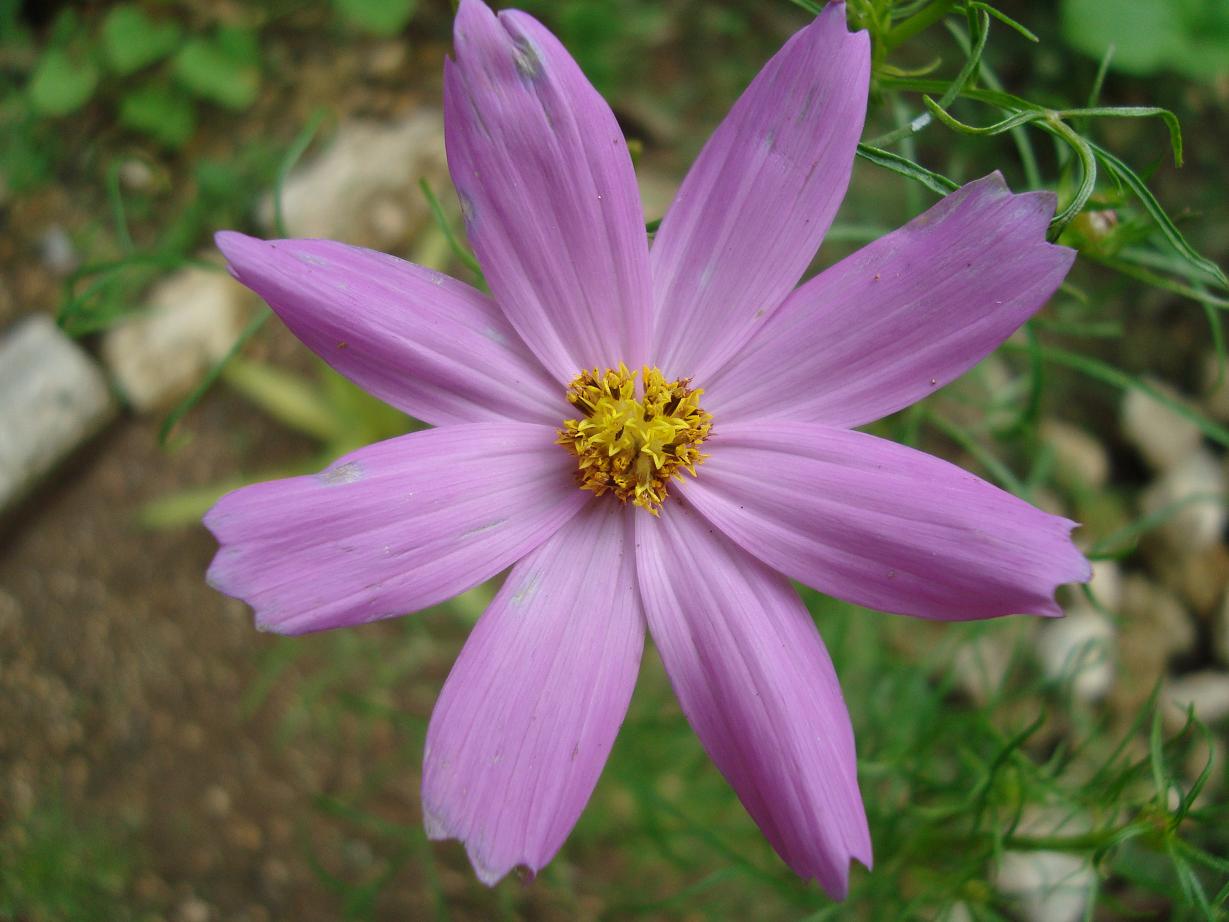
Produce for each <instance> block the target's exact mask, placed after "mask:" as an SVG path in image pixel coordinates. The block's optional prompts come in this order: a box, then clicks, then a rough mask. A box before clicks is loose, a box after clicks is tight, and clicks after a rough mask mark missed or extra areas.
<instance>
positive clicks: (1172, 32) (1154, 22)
mask: <svg viewBox="0 0 1229 922" xmlns="http://www.w3.org/2000/svg"><path fill="white" fill-rule="evenodd" d="M1061 14H1062V15H1061V19H1062V31H1063V37H1064V38H1065V39H1066V40H1067V43H1068V44H1069V45H1071V46H1072V47H1073V48H1075V49H1077V50H1079V51H1082V52H1084V53H1085V54H1088V55H1091V56H1092V57H1094V58H1102V57H1103V56H1104V55H1105V52H1106V50H1107V49H1109V48H1111V47H1112V48H1113V49H1114V57H1113V60H1112V61H1111V63H1110V66H1111V67H1112V68H1114V69H1115V70H1120V71H1125V72H1127V73H1132V74H1152V73H1156V72H1158V71H1161V70H1176V71H1178V72H1179V73H1182V74H1185V75H1186V76H1188V77H1193V78H1195V79H1207V78H1211V77H1215V76H1218V75H1221V74H1226V73H1229V4H1226V3H1225V2H1224V0H1130V2H1127V3H1124V2H1122V0H1063V4H1062V10H1061Z"/></svg>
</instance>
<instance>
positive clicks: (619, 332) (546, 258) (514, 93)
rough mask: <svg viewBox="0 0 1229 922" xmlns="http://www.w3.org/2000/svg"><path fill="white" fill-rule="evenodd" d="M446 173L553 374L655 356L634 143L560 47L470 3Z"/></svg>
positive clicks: (518, 20) (513, 14) (522, 326)
mask: <svg viewBox="0 0 1229 922" xmlns="http://www.w3.org/2000/svg"><path fill="white" fill-rule="evenodd" d="M454 40H455V44H456V53H457V60H456V62H455V63H454V62H451V61H448V62H446V63H445V67H444V80H445V87H444V134H445V142H446V144H447V148H448V165H449V168H450V169H451V171H452V179H453V183H454V184H455V185H456V187H457V194H458V195H459V196H460V198H461V205H462V210H463V212H464V214H465V217H466V226H467V228H468V230H469V239H470V242H471V243H472V244H473V247H474V251H475V253H476V254H477V256H478V259H479V260H480V261H481V263H482V268H483V271H484V273H485V274H486V278H487V281H488V282H489V283H490V286H491V291H492V292H493V293H494V295H495V298H496V300H498V301H499V303H500V306H501V307H503V309H504V311H505V312H506V313H507V315H508V319H509V320H511V321H512V325H513V326H514V327H516V329H517V330H519V331H520V333H521V336H522V337H523V338H524V340H525V342H526V343H528V344H529V347H530V348H531V349H533V351H534V352H535V353H536V354H537V355H538V357H539V358H540V359H541V360H542V362H543V364H545V365H546V367H547V368H548V369H550V371H551V372H553V373H554V375H555V377H556V378H558V380H560V381H562V382H569V381H571V380H572V379H573V378H574V377H575V376H576V374H577V372H578V371H579V370H581V369H583V368H593V367H601V368H605V367H607V366H610V365H614V364H618V362H620V361H624V362H627V363H628V365H629V366H631V367H636V366H637V365H639V364H640V363H641V362H642V361H643V360H644V357H645V346H646V339H647V335H648V324H649V304H650V301H649V298H650V291H649V267H648V263H649V261H648V244H647V241H646V238H645V233H644V214H643V211H642V210H641V207H640V195H639V192H638V191H637V188H636V179H635V175H634V173H633V171H632V161H631V157H630V156H629V155H628V152H627V144H626V142H624V140H623V134H622V132H621V131H620V130H619V125H618V123H617V122H616V121H615V118H614V114H613V113H612V112H611V111H610V107H609V106H608V105H606V102H605V101H604V100H603V99H602V97H601V96H599V95H598V93H597V91H596V90H595V89H594V88H593V87H592V86H591V85H590V84H589V82H588V80H586V79H585V75H584V74H582V73H581V71H580V68H579V67H578V66H577V65H576V62H575V61H573V60H572V58H571V57H570V56H569V55H568V53H567V51H566V50H564V48H563V46H562V45H560V44H559V41H558V40H557V39H556V38H555V37H554V36H553V35H551V34H550V33H549V32H548V31H546V29H545V28H543V27H542V25H541V24H539V23H538V22H537V21H536V20H534V19H533V18H531V17H529V16H527V15H526V14H524V13H521V12H518V11H516V10H510V11H507V12H504V13H500V14H499V16H498V17H496V16H495V15H494V14H493V13H492V12H491V11H490V10H489V9H487V7H486V6H485V5H484V4H482V3H481V2H479V0H462V3H461V7H460V10H459V11H458V12H457V18H456V25H455V27H454Z"/></svg>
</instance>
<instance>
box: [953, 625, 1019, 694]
mask: <svg viewBox="0 0 1229 922" xmlns="http://www.w3.org/2000/svg"><path fill="white" fill-rule="evenodd" d="M1011 654H1012V646H1011V643H1010V642H1008V641H1007V640H1006V638H1003V637H1000V636H999V635H997V634H993V633H989V632H987V633H985V634H981V635H979V636H977V637H975V638H974V639H972V640H971V641H969V642H968V643H965V644H961V645H960V646H959V647H958V648H957V649H956V652H955V655H954V656H953V657H952V671H953V672H954V673H955V676H956V683H957V684H958V685H959V686H960V687H961V688H962V689H963V690H964V692H965V694H967V695H968V696H969V697H970V698H971V699H972V700H973V701H975V702H976V703H978V704H985V703H986V702H988V701H989V700H990V699H992V698H993V697H994V695H995V693H996V692H998V690H999V689H1000V688H1001V687H1002V685H1003V680H1004V679H1005V678H1006V677H1007V670H1008V668H1009V667H1010V666H1011Z"/></svg>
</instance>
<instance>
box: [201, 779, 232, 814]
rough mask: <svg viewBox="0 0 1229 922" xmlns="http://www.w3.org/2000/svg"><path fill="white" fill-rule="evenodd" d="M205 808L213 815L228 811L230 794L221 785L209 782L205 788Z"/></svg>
mask: <svg viewBox="0 0 1229 922" xmlns="http://www.w3.org/2000/svg"><path fill="white" fill-rule="evenodd" d="M205 810H206V812H208V813H210V814H211V815H213V816H226V814H228V813H230V794H228V793H227V792H226V788H224V787H222V786H221V785H217V784H211V785H210V786H209V787H208V788H207V789H206V790H205Z"/></svg>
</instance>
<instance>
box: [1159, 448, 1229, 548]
mask: <svg viewBox="0 0 1229 922" xmlns="http://www.w3.org/2000/svg"><path fill="white" fill-rule="evenodd" d="M1224 496H1225V478H1224V472H1223V471H1222V470H1221V467H1220V464H1218V463H1217V461H1216V458H1214V457H1213V456H1212V454H1211V452H1209V451H1208V450H1207V449H1205V448H1202V447H1196V448H1195V449H1194V451H1192V453H1191V454H1189V455H1188V456H1187V457H1186V458H1184V459H1183V460H1182V461H1181V462H1179V463H1178V464H1177V465H1175V466H1174V467H1171V468H1170V469H1168V470H1167V471H1165V473H1164V474H1163V475H1162V476H1161V477H1160V478H1159V479H1158V480H1156V481H1155V482H1154V483H1153V484H1152V485H1151V486H1149V487H1148V489H1147V490H1145V491H1144V494H1143V497H1142V498H1141V504H1142V507H1143V510H1144V512H1146V513H1148V514H1151V513H1154V512H1159V511H1160V510H1162V509H1164V508H1166V507H1168V506H1171V505H1173V504H1174V503H1179V502H1183V501H1186V502H1184V504H1183V505H1182V507H1181V508H1180V509H1178V510H1177V511H1176V512H1175V513H1174V514H1173V515H1172V516H1171V517H1170V518H1169V519H1168V520H1166V522H1165V523H1164V524H1163V525H1161V526H1160V527H1159V528H1158V529H1157V534H1158V535H1160V536H1161V537H1163V538H1164V539H1165V540H1166V541H1167V542H1168V543H1169V544H1170V546H1171V547H1172V548H1174V549H1175V550H1178V551H1182V552H1194V551H1201V550H1204V549H1205V548H1208V547H1211V546H1212V545H1213V544H1216V543H1217V542H1218V541H1220V540H1221V535H1222V534H1223V533H1224V530H1225V521H1226V516H1229V508H1226V505H1225V500H1224Z"/></svg>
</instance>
